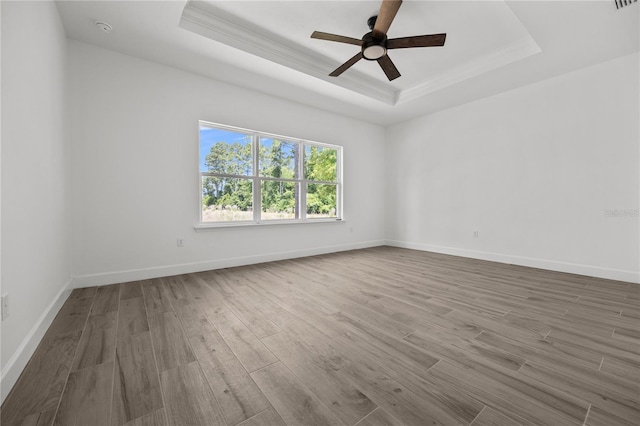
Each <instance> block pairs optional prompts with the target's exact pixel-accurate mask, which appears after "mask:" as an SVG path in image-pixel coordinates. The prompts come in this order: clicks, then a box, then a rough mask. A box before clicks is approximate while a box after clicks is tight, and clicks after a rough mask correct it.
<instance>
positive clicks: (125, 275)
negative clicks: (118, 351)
mask: <svg viewBox="0 0 640 426" xmlns="http://www.w3.org/2000/svg"><path fill="white" fill-rule="evenodd" d="M384 244H385V241H384V240H373V241H363V242H359V243H351V244H340V245H332V246H323V247H315V248H311V249H305V250H297V251H284V252H277V253H268V254H261V255H257V256H245V257H233V258H227V259H217V260H209V261H205V262H195V263H183V264H178V265H169V266H158V267H154V268H145V269H132V270H127V271H118V272H106V273H102V274H92V275H79V276H76V277H74V278H73V282H72V288H81V287H91V286H96V285H107V284H117V283H124V282H129V281H138V280H146V279H150V278H158V277H167V276H171V275H179V274H188V273H192V272H201V271H210V270H213V269H221V268H231V267H234V266H243V265H253V264H256V263H264V262H273V261H276V260H285V259H294V258H297V257H306V256H315V255H319V254H327V253H335V252H340V251H347V250H356V249H362V248H367V247H376V246H381V245H384Z"/></svg>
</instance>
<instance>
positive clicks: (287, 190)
mask: <svg viewBox="0 0 640 426" xmlns="http://www.w3.org/2000/svg"><path fill="white" fill-rule="evenodd" d="M261 188H262V194H261V195H262V198H261V199H262V212H260V219H261V220H275V219H296V218H297V217H299V215H298V214H296V212H297V211H298V210H299V209H298V208H297V204H298V188H299V184H297V183H295V182H283V181H277V180H265V181H262V185H261Z"/></svg>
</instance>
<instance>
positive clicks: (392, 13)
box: [373, 0, 402, 34]
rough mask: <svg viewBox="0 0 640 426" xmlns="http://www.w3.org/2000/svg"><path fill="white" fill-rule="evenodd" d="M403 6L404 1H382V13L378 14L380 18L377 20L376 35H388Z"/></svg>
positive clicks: (374, 30) (374, 29) (374, 28)
mask: <svg viewBox="0 0 640 426" xmlns="http://www.w3.org/2000/svg"><path fill="white" fill-rule="evenodd" d="M401 4H402V0H382V4H381V5H380V12H378V17H377V18H376V25H375V26H374V27H373V32H374V33H378V34H380V33H382V34H387V31H389V27H390V26H391V23H392V22H393V18H395V17H396V13H398V9H400V5H401Z"/></svg>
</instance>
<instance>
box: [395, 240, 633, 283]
mask: <svg viewBox="0 0 640 426" xmlns="http://www.w3.org/2000/svg"><path fill="white" fill-rule="evenodd" d="M386 245H388V246H393V247H402V248H408V249H414V250H421V251H430V252H434V253H442V254H450V255H453V256H462V257H469V258H472V259H480V260H489V261H492V262H499V263H508V264H512V265H519V266H528V267H530V268H539V269H548V270H550V271H557V272H567V273H570V274H578V275H587V276H590V277H597V278H606V279H609V280H616V281H626V282H632V283H640V272H638V271H626V270H622V269H610V268H600V267H597V266H590V265H581V264H578V263H569V262H558V261H555V260H547V259H537V258H532V257H524V256H513V255H508V254H501V253H492V252H486V251H477V250H469V249H462V248H456V247H446V246H437V245H431V244H421V243H414V242H408V241H395V240H387V241H386Z"/></svg>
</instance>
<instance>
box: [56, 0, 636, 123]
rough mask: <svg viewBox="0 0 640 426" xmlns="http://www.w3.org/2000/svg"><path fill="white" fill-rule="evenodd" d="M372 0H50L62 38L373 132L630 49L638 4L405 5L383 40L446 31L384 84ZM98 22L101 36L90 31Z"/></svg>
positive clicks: (397, 53) (399, 57)
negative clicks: (375, 52)
mask: <svg viewBox="0 0 640 426" xmlns="http://www.w3.org/2000/svg"><path fill="white" fill-rule="evenodd" d="M379 6H380V2H379V1H268V0H263V1H191V2H186V1H126V2H124V1H123V2H120V1H58V9H59V11H60V14H61V16H62V19H63V23H64V25H65V29H66V31H67V34H68V36H69V37H70V38H74V39H78V40H81V41H85V42H88V43H92V44H96V45H99V46H102V47H105V48H108V49H112V50H116V51H120V52H122V53H125V54H129V55H133V56H137V57H141V58H144V59H148V60H152V61H156V62H160V63H164V64H167V65H170V66H174V67H178V68H182V69H185V70H188V71H191V72H196V73H198V74H201V75H205V76H208V77H212V78H215V79H218V80H222V81H227V82H230V83H233V84H237V85H241V86H245V87H248V88H250V89H254V90H259V91H262V92H266V93H269V94H273V95H276V96H281V97H284V98H288V99H291V100H294V101H297V102H302V103H307V104H311V105H314V106H317V107H319V108H324V109H328V110H331V111H335V112H339V113H343V114H346V115H349V116H353V117H356V118H360V119H364V120H367V121H370V122H375V123H378V124H383V125H386V124H392V123H395V122H399V121H403V120H406V119H409V118H412V117H414V116H417V115H421V114H426V113H431V112H434V111H438V110H441V109H444V108H448V107H451V106H454V105H457V104H461V103H465V102H469V101H473V100H475V99H478V98H481V97H484V96H489V95H492V94H495V93H499V92H502V91H505V90H510V89H512V88H515V87H518V86H521V85H525V84H531V83H533V82H536V81H539V80H542V79H545V78H549V77H552V76H555V75H558V74H562V73H565V72H569V71H572V70H575V69H579V68H582V67H585V66H589V65H592V64H595V63H599V62H602V61H605V60H609V59H613V58H615V57H618V56H622V55H625V54H629V53H633V52H637V51H638V49H639V39H640V37H639V35H640V34H639V30H638V28H639V20H640V13H639V12H638V10H639V9H640V5H637V4H635V5H631V6H629V7H626V8H623V9H620V10H617V9H616V7H615V3H614V2H613V0H607V1H604V0H603V1H557V0H555V1H549V2H545V1H514V2H505V1H500V0H498V1H451V0H448V1H411V0H405V1H404V3H403V5H402V7H401V8H400V11H399V12H398V15H397V17H396V19H395V20H394V22H393V24H392V26H391V28H390V30H389V32H388V35H389V37H390V38H393V37H404V36H411V35H421V34H433V33H441V32H446V33H447V41H446V45H445V46H444V47H429V48H415V49H399V50H393V51H390V54H389V56H390V57H391V58H392V59H393V61H394V62H395V64H396V66H397V67H398V69H399V70H400V72H401V73H402V77H400V78H398V79H396V80H394V81H392V82H389V81H388V80H387V79H386V77H385V76H384V74H383V72H382V70H381V69H380V68H379V67H378V66H377V64H375V63H372V62H368V61H360V62H359V63H357V64H356V65H355V66H354V67H352V68H351V69H349V70H348V71H346V72H345V73H344V74H342V75H341V76H340V77H337V78H335V77H328V74H329V72H331V71H332V70H333V69H334V68H336V67H337V66H338V65H340V64H341V63H343V62H345V61H346V60H347V59H349V58H350V57H352V56H353V55H354V54H355V53H357V51H358V49H359V48H358V47H357V46H353V45H347V44H340V43H332V42H327V41H323V40H316V39H311V38H310V37H309V36H310V34H311V33H312V32H313V31H314V30H319V31H324V32H329V33H336V34H341V35H346V36H350V37H354V38H360V37H361V36H362V35H363V34H364V33H366V32H368V27H367V25H366V21H367V19H368V18H369V17H370V16H372V15H375V14H376V12H377V10H378V8H379ZM96 20H103V21H106V22H109V23H110V24H111V25H112V26H113V28H114V29H113V31H112V33H110V34H105V33H102V32H100V31H98V30H97V29H96V28H95V25H94V22H95V21H96Z"/></svg>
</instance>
